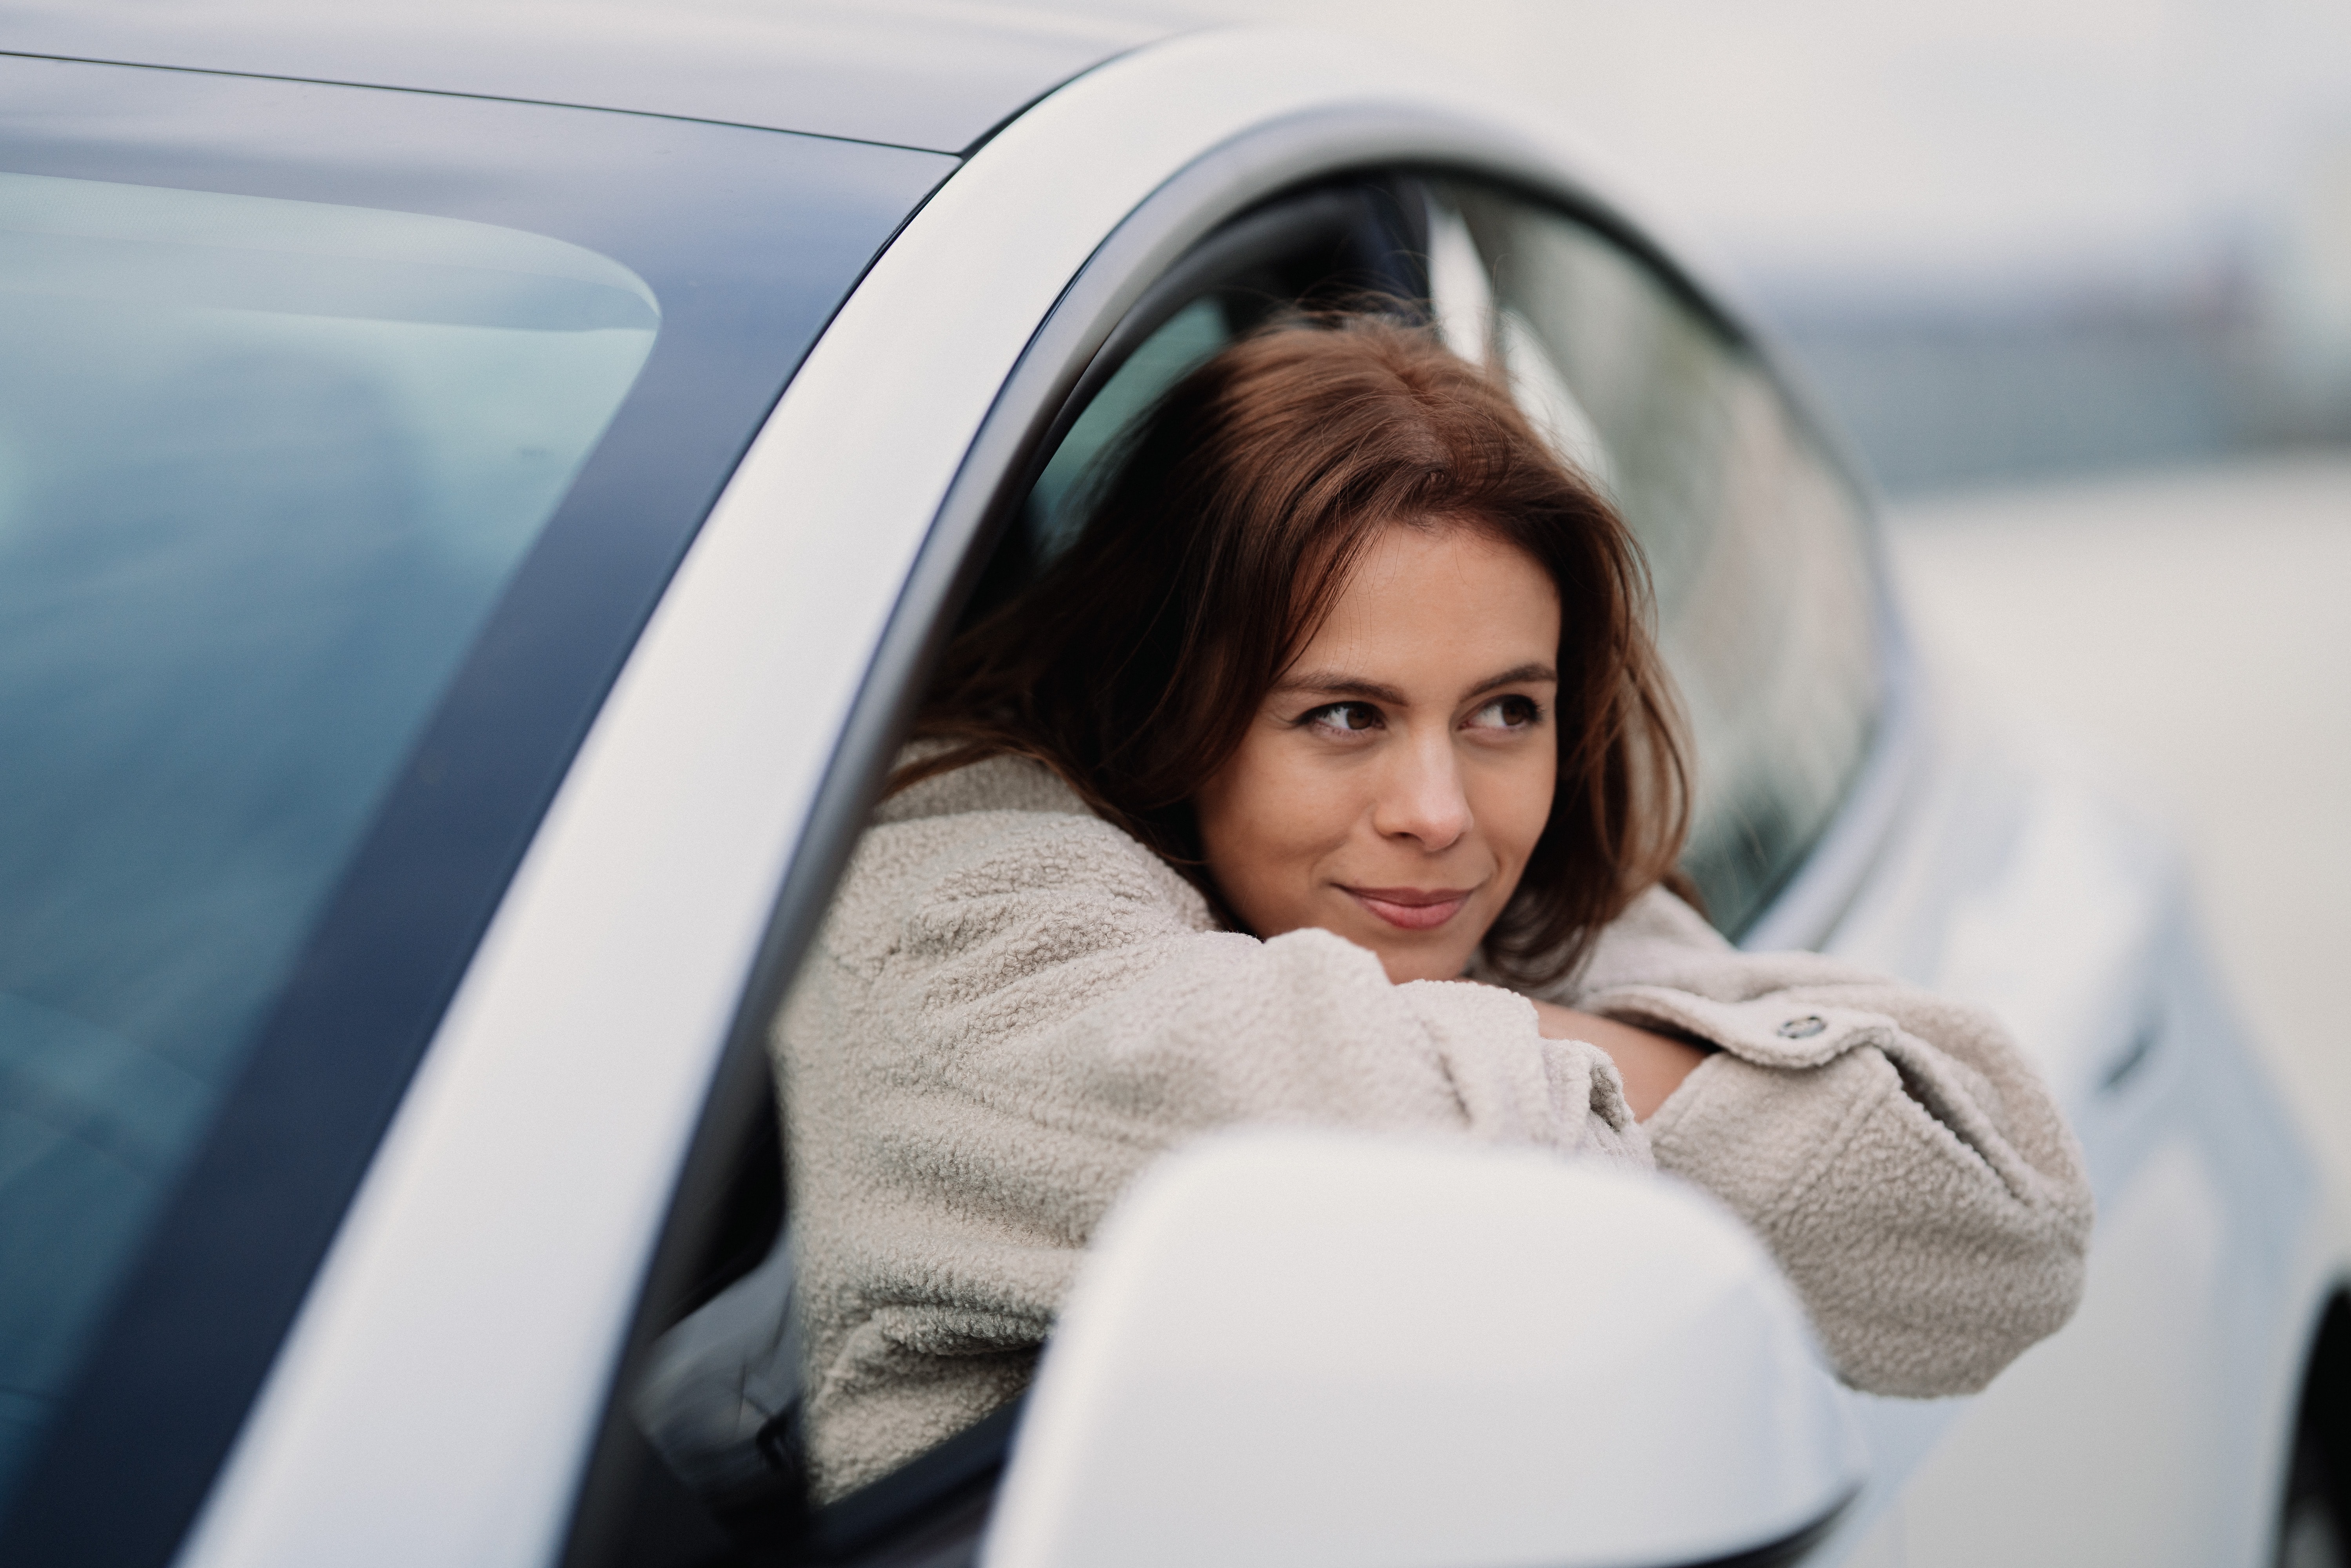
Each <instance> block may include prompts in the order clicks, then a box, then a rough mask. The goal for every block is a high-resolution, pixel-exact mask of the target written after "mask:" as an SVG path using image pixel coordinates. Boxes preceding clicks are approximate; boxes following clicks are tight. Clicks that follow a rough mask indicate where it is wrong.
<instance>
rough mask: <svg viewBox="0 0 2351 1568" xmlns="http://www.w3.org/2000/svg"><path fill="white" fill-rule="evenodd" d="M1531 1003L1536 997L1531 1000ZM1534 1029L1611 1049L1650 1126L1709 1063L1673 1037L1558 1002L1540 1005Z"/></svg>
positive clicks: (1638, 1115) (1638, 1116)
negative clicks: (1668, 1100) (1684, 1082)
mask: <svg viewBox="0 0 2351 1568" xmlns="http://www.w3.org/2000/svg"><path fill="white" fill-rule="evenodd" d="M1530 999H1531V998H1530ZM1535 1027H1536V1028H1537V1029H1539V1030H1541V1031H1542V1033H1543V1035H1544V1037H1545V1038H1546V1039H1550V1040H1583V1041H1584V1042H1585V1043H1586V1044H1589V1045H1596V1046H1598V1047H1599V1048H1600V1049H1601V1050H1603V1051H1606V1052H1607V1053H1608V1055H1609V1059H1610V1060H1611V1061H1614V1062H1615V1063H1616V1071H1618V1072H1620V1073H1623V1074H1624V1076H1625V1102H1626V1103H1628V1104H1630V1105H1631V1106H1632V1107H1633V1118H1634V1120H1635V1121H1639V1122H1646V1121H1647V1120H1648V1119H1649V1118H1650V1117H1651V1116H1652V1115H1654V1114H1656V1109H1657V1107H1658V1106H1660V1105H1662V1104H1664V1103H1666V1096H1667V1095H1668V1094H1671V1093H1672V1092H1674V1091H1675V1090H1677V1089H1678V1088H1680V1087H1681V1086H1682V1080H1683V1079H1685V1078H1687V1077H1688V1076H1689V1075H1690V1073H1691V1072H1692V1071H1695V1070H1696V1069H1697V1067H1698V1063H1699V1062H1701V1061H1705V1060H1706V1052H1705V1051H1701V1050H1699V1049H1698V1047H1697V1046H1694V1045H1691V1044H1689V1043H1687V1041H1684V1040H1676V1039H1674V1038H1673V1037H1672V1036H1671V1035H1664V1034H1656V1033H1654V1032H1652V1031H1651V1030H1646V1029H1636V1028H1635V1027H1634V1026H1633V1025H1631V1024H1629V1023H1618V1022H1617V1021H1616V1020H1615V1019H1604V1018H1600V1017H1597V1016H1596V1015H1594V1014H1592V1013H1580V1012H1577V1011H1576V1010H1575V1009H1573V1008H1563V1007H1561V1006H1560V1005H1559V1004H1558V1003H1556V1002H1536V1003H1535Z"/></svg>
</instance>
